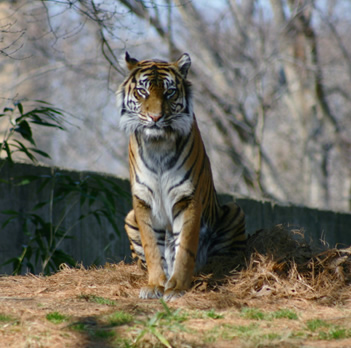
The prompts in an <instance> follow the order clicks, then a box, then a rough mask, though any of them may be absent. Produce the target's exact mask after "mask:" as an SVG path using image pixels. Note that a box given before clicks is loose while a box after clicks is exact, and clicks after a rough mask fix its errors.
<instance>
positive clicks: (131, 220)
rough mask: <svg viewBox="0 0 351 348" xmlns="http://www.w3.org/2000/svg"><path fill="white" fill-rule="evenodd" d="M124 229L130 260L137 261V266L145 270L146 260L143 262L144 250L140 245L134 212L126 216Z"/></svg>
mask: <svg viewBox="0 0 351 348" xmlns="http://www.w3.org/2000/svg"><path fill="white" fill-rule="evenodd" d="M124 227H125V230H126V232H127V235H128V238H129V243H130V250H131V252H132V258H133V259H136V260H137V262H138V265H139V266H141V267H143V268H145V267H146V260H145V254H144V248H143V246H142V244H141V237H140V231H139V227H138V224H137V222H136V220H135V214H134V210H131V211H130V212H129V213H128V215H127V216H126V218H125V225H124Z"/></svg>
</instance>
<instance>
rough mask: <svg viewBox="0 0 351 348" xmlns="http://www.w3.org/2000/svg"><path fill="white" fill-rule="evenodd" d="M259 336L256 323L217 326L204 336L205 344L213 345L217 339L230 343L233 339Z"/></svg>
mask: <svg viewBox="0 0 351 348" xmlns="http://www.w3.org/2000/svg"><path fill="white" fill-rule="evenodd" d="M258 334H259V326H258V325H257V324H256V323H252V324H250V325H231V324H221V325H217V326H215V327H214V328H212V329H211V330H209V331H207V332H206V334H205V339H204V341H205V342H208V343H213V342H216V341H217V340H218V339H223V340H226V341H231V340H233V339H235V338H245V339H247V338H252V337H254V336H257V335H258Z"/></svg>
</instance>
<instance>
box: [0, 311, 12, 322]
mask: <svg viewBox="0 0 351 348" xmlns="http://www.w3.org/2000/svg"><path fill="white" fill-rule="evenodd" d="M14 320H15V319H14V318H12V317H11V316H10V315H7V314H2V313H0V323H9V322H11V321H14Z"/></svg>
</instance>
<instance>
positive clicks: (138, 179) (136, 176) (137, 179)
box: [135, 173, 154, 196]
mask: <svg viewBox="0 0 351 348" xmlns="http://www.w3.org/2000/svg"><path fill="white" fill-rule="evenodd" d="M135 181H136V182H137V183H138V184H140V185H143V186H145V187H146V188H147V190H148V191H149V192H150V193H151V194H152V196H154V191H153V190H152V189H151V188H150V187H149V186H147V185H146V184H145V183H144V182H142V181H141V180H140V178H139V175H138V174H137V173H135Z"/></svg>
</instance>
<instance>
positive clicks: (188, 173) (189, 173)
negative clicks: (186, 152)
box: [167, 161, 196, 194]
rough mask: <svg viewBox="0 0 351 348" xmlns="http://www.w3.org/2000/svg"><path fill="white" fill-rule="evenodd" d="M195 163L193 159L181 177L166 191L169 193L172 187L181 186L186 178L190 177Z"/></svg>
mask: <svg viewBox="0 0 351 348" xmlns="http://www.w3.org/2000/svg"><path fill="white" fill-rule="evenodd" d="M195 164H196V161H194V163H193V165H192V166H191V167H190V169H189V170H188V171H187V172H186V173H185V175H184V177H183V179H182V180H180V182H178V183H177V184H174V185H173V186H171V187H170V188H169V189H168V191H167V193H168V194H170V193H171V191H172V190H173V189H175V188H176V187H179V186H181V185H182V184H184V183H185V181H187V180H188V179H189V178H190V175H191V172H192V171H193V169H194V167H195Z"/></svg>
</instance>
